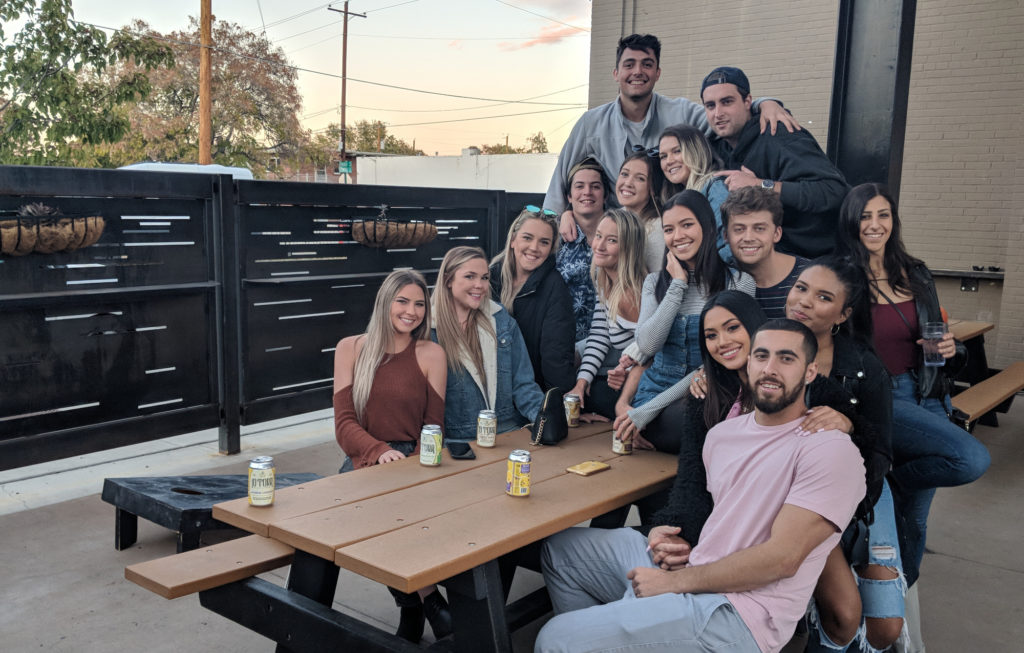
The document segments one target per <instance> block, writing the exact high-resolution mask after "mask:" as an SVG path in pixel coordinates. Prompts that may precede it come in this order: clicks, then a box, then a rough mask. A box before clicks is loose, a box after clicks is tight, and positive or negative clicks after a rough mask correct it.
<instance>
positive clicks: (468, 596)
mask: <svg viewBox="0 0 1024 653" xmlns="http://www.w3.org/2000/svg"><path fill="white" fill-rule="evenodd" d="M444 586H445V588H446V589H447V590H448V603H449V604H450V605H451V610H452V622H453V626H454V629H455V633H454V650H455V651H458V652H459V653H470V652H476V651H494V652H495V653H511V651H512V637H511V635H510V634H509V630H508V623H507V622H506V620H505V592H504V590H503V588H502V584H501V572H500V570H499V568H498V562H497V561H496V560H492V561H490V562H488V563H485V564H483V565H480V566H479V567H474V568H473V569H471V570H469V571H467V572H464V573H462V574H459V575H458V576H455V577H453V578H450V579H448V580H447V581H445V582H444Z"/></svg>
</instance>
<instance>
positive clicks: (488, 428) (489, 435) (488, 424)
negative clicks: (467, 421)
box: [476, 410, 498, 447]
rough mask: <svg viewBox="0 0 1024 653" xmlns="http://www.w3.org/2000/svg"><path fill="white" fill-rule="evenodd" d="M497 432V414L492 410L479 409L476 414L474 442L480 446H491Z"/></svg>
mask: <svg viewBox="0 0 1024 653" xmlns="http://www.w3.org/2000/svg"><path fill="white" fill-rule="evenodd" d="M497 432H498V416H497V414H495V412H494V411H493V410H481V411H480V414H479V415H477V416H476V443H477V446H480V447H493V446H494V436H495V435H497Z"/></svg>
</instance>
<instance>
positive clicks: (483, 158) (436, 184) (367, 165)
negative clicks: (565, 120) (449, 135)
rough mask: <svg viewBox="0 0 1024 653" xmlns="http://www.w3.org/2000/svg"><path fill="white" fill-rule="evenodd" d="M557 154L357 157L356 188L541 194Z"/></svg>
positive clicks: (556, 159)
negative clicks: (479, 190) (417, 187)
mask: <svg viewBox="0 0 1024 653" xmlns="http://www.w3.org/2000/svg"><path fill="white" fill-rule="evenodd" d="M557 162H558V154H469V155H462V156H381V157H374V156H360V157H359V158H358V160H357V162H356V166H357V170H358V173H359V177H358V178H359V183H360V184H377V185H382V186H426V187H430V188H480V189H486V190H504V191H508V192H524V193H543V192H545V191H547V189H548V182H550V181H551V174H552V173H553V172H554V170H555V164H556V163H557Z"/></svg>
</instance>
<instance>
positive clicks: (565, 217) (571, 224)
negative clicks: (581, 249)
mask: <svg viewBox="0 0 1024 653" xmlns="http://www.w3.org/2000/svg"><path fill="white" fill-rule="evenodd" d="M558 235H559V236H561V237H562V240H563V241H565V242H567V243H571V242H572V241H574V240H576V236H577V234H576V220H575V219H574V218H573V217H572V210H571V209H566V210H565V211H564V212H563V213H562V217H561V218H559V219H558Z"/></svg>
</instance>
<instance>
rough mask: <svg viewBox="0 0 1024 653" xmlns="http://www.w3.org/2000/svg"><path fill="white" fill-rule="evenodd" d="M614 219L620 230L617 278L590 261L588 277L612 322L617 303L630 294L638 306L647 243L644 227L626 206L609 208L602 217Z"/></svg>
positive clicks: (615, 314) (645, 272)
mask: <svg viewBox="0 0 1024 653" xmlns="http://www.w3.org/2000/svg"><path fill="white" fill-rule="evenodd" d="M605 218H608V219H609V220H613V221H614V222H615V226H616V227H617V228H618V230H619V262H618V263H617V264H616V266H615V267H616V270H617V272H618V275H617V277H618V278H617V279H616V280H615V282H612V280H611V277H609V276H608V272H607V270H605V269H604V268H601V267H598V266H597V265H595V264H594V261H593V260H591V261H590V278H591V279H592V280H593V282H594V288H596V289H597V292H598V297H599V298H600V300H601V301H602V302H604V304H605V305H606V306H607V309H606V313H607V314H608V321H609V322H614V321H615V319H616V318H617V317H618V316H619V304H620V303H621V302H622V300H623V298H629V299H630V300H631V301H632V302H633V303H634V304H635V305H636V306H638V307H639V306H640V293H641V292H642V291H643V286H644V279H645V278H646V277H647V263H646V261H645V259H644V252H645V251H646V247H647V230H646V229H645V228H644V225H643V223H642V222H641V221H640V218H639V217H638V216H637V214H636V213H633V212H632V211H630V210H629V209H609V210H607V211H605V213H604V215H603V216H601V219H602V220H603V219H605Z"/></svg>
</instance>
